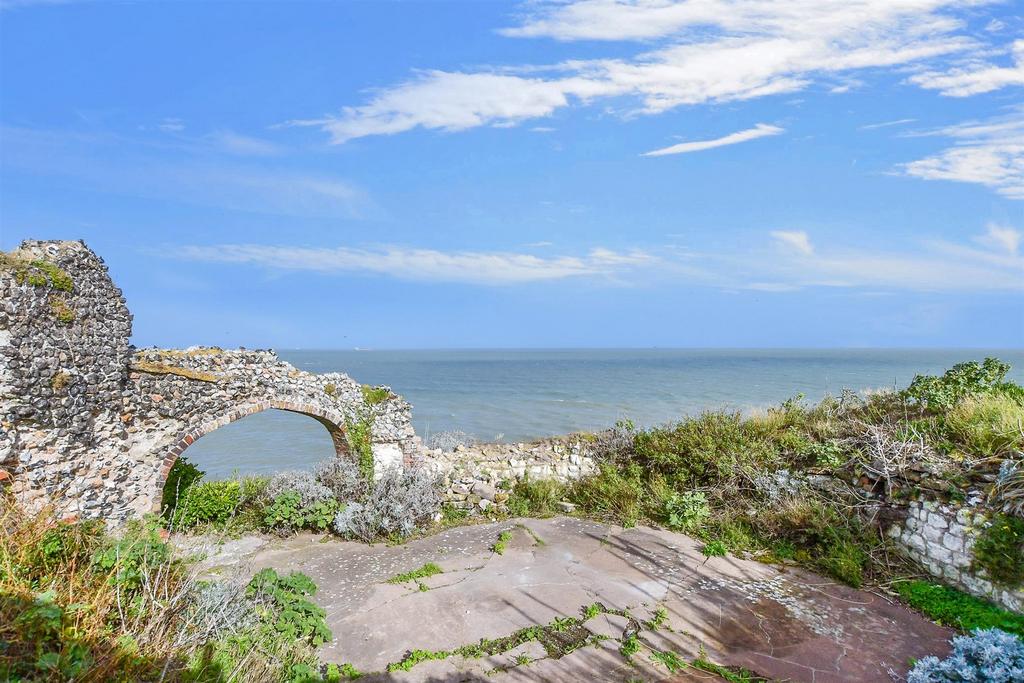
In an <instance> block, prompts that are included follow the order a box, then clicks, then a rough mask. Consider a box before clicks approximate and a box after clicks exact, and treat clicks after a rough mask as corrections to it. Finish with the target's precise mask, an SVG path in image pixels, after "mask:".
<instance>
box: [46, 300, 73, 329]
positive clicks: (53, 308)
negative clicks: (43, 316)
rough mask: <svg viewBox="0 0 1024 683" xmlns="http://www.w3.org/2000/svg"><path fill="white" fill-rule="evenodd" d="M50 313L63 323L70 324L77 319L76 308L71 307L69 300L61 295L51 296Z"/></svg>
mask: <svg viewBox="0 0 1024 683" xmlns="http://www.w3.org/2000/svg"><path fill="white" fill-rule="evenodd" d="M50 313H51V314H52V315H53V317H54V318H56V319H57V322H59V323H61V324H62V325H70V324H71V323H73V322H74V321H75V309H73V308H71V306H69V305H68V302H67V301H65V300H64V298H63V297H60V296H51V297H50Z"/></svg>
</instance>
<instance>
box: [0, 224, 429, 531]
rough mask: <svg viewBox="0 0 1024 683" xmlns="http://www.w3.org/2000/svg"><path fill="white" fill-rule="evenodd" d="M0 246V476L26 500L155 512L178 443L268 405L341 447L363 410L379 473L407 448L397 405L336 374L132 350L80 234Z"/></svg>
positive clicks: (116, 305)
mask: <svg viewBox="0 0 1024 683" xmlns="http://www.w3.org/2000/svg"><path fill="white" fill-rule="evenodd" d="M2 257H3V261H2V262H0V297H2V311H0V480H2V483H4V485H6V486H10V487H11V490H12V492H13V494H14V495H15V497H16V498H17V499H18V500H19V501H20V502H21V503H22V504H24V505H25V506H26V507H27V508H28V509H39V508H41V507H42V506H44V505H46V504H53V505H54V506H55V507H56V509H57V511H58V512H59V513H61V514H64V515H77V516H82V517H90V518H103V519H107V520H111V521H114V522H117V521H121V520H124V519H127V518H130V517H135V516H138V515H140V514H143V513H145V512H149V511H152V510H155V509H156V508H157V507H158V505H159V501H160V497H161V493H162V487H163V483H164V481H165V479H166V476H167V472H168V470H169V469H170V467H171V465H172V464H173V462H174V461H175V459H176V458H177V457H178V456H179V455H180V454H181V453H182V452H184V450H185V449H186V448H188V446H189V445H191V444H192V443H193V442H194V441H195V440H196V439H199V438H200V437H202V436H203V435H204V434H207V433H209V432H210V431H212V430H214V429H216V428H218V427H220V426H223V425H225V424H227V423H229V422H231V421H233V420H236V419H238V418H240V417H244V416H245V415H249V414H252V413H256V412H259V411H261V410H267V409H270V408H277V409H282V410H289V411H293V412H298V413H303V414H306V415H309V416H310V417H312V418H314V419H316V420H318V421H319V422H321V423H322V424H323V425H324V426H325V427H326V428H327V430H328V432H329V433H330V434H331V437H332V439H333V441H334V443H335V447H336V449H337V451H338V453H339V455H342V456H345V457H351V456H352V454H350V453H349V452H348V451H349V447H348V439H347V438H346V426H347V425H350V424H352V423H353V422H358V421H361V420H368V421H370V423H371V424H372V428H371V434H372V437H371V441H372V450H373V455H374V465H375V467H376V468H377V469H378V470H380V469H381V468H383V467H387V466H395V465H397V466H402V465H404V464H406V463H407V462H409V461H411V460H412V459H414V457H415V455H416V454H417V453H418V451H419V449H420V444H419V440H418V439H417V437H416V435H415V432H414V431H413V428H412V425H411V415H410V413H411V409H410V406H409V404H408V403H406V402H405V401H403V400H402V399H401V398H400V397H398V396H396V395H394V394H392V393H390V391H388V392H383V393H382V392H365V391H364V387H362V386H361V385H360V384H358V383H357V382H355V381H354V380H352V379H351V378H349V377H348V376H346V375H344V374H340V373H331V374H326V375H314V374H312V373H308V372H303V371H300V370H298V369H296V368H294V367H292V366H291V365H289V364H288V363H285V362H284V361H282V360H280V359H279V358H278V357H277V356H276V355H275V354H274V353H273V352H272V351H246V350H237V351H225V350H222V349H207V348H192V349H186V350H161V349H144V350H141V351H136V350H135V349H133V348H132V346H131V345H130V342H129V339H130V335H131V314H130V313H129V312H128V308H127V305H126V304H125V301H124V297H123V296H122V294H121V291H120V290H119V289H118V288H117V287H116V286H114V284H113V282H112V281H111V280H110V277H109V275H108V273H107V269H106V266H105V265H104V264H103V261H102V260H101V259H100V258H99V257H98V256H96V255H95V254H94V253H93V252H92V251H91V250H89V248H88V247H86V246H85V244H84V243H81V242H53V241H50V242H44V241H26V242H24V243H23V244H22V245H21V247H20V248H19V249H17V250H15V251H14V252H12V253H10V254H4V255H2ZM377 394H381V395H380V396H378V395H377ZM368 397H369V400H368ZM282 455H285V454H282ZM286 465H287V463H282V468H284V467H285V466H286Z"/></svg>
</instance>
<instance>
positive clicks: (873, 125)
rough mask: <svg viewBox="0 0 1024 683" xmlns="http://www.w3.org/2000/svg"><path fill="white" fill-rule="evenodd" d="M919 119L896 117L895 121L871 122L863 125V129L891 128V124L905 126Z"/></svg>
mask: <svg viewBox="0 0 1024 683" xmlns="http://www.w3.org/2000/svg"><path fill="white" fill-rule="evenodd" d="M915 121H917V119H896V120H895V121H883V122H882V123H869V124H868V125H866V126H861V127H860V129H861V130H875V129H877V128H889V127H891V126H905V125H906V124H908V123H914V122H915Z"/></svg>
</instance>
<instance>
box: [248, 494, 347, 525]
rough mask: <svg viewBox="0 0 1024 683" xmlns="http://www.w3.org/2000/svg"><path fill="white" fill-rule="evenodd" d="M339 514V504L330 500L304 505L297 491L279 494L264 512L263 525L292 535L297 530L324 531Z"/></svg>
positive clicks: (315, 501)
mask: <svg viewBox="0 0 1024 683" xmlns="http://www.w3.org/2000/svg"><path fill="white" fill-rule="evenodd" d="M337 513H338V503H337V502H336V501H335V500H334V499H332V498H328V499H326V500H314V501H312V502H310V503H309V504H308V505H303V502H302V497H301V495H300V494H299V493H298V492H297V491H285V492H284V493H279V494H278V495H277V497H276V498H274V500H273V502H271V503H270V505H268V506H267V507H266V509H265V510H264V511H263V524H264V525H265V526H266V527H267V528H269V529H271V530H274V531H280V532H284V533H290V532H293V531H295V530H297V529H313V530H315V531H323V530H324V529H326V528H328V527H329V526H330V525H331V522H332V521H333V520H334V517H335V515H336V514H337Z"/></svg>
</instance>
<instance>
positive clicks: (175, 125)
mask: <svg viewBox="0 0 1024 683" xmlns="http://www.w3.org/2000/svg"><path fill="white" fill-rule="evenodd" d="M156 127H157V128H159V129H160V130H162V131H163V132H165V133H178V132H180V131H183V130H185V122H184V121H182V120H181V119H176V118H172V117H168V118H165V119H164V120H163V121H161V122H160V123H158V124H157V126H156Z"/></svg>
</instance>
